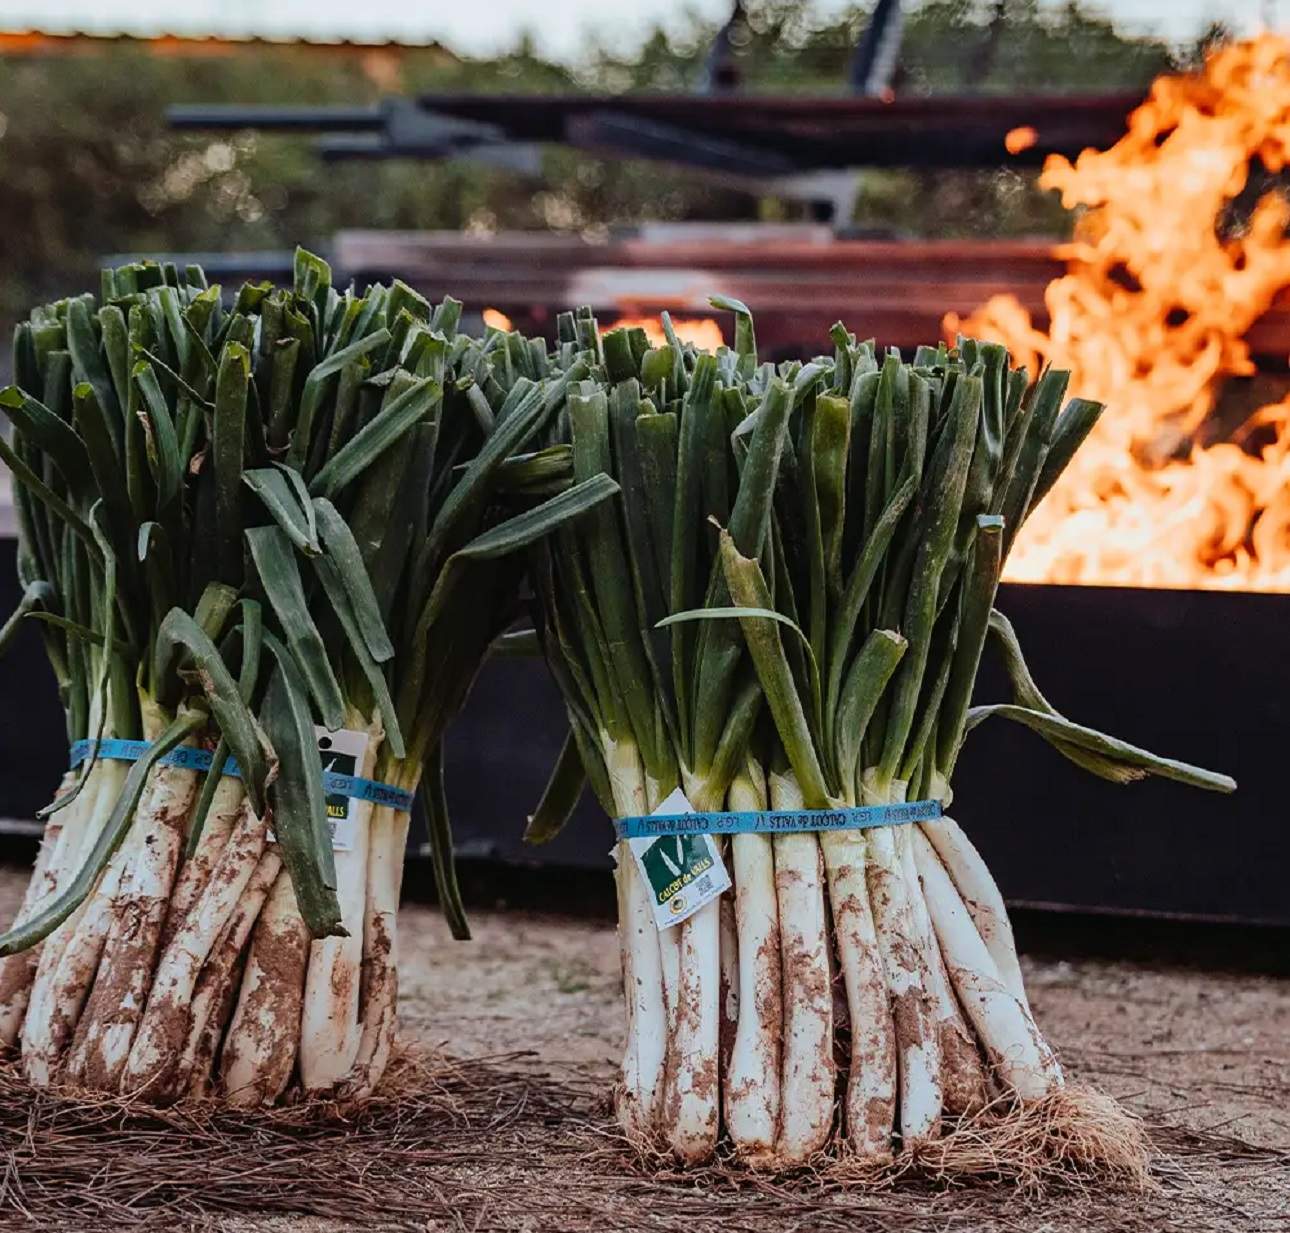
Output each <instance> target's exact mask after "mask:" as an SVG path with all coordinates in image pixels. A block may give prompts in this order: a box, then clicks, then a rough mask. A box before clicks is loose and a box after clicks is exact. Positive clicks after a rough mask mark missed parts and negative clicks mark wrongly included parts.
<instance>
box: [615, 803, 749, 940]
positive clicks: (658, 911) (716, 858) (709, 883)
mask: <svg viewBox="0 0 1290 1233" xmlns="http://www.w3.org/2000/svg"><path fill="white" fill-rule="evenodd" d="M652 816H667V817H677V816H681V817H691V818H694V819H696V820H699V821H702V819H703V818H705V817H706V816H707V815H706V814H696V813H695V812H694V806H693V805H691V804H690V802H689V801H688V800H687V799H686V796H685V793H684V792H682V791H681V789H680V788H677V790H676V791H675V792H673V793H672V795H671V796H669V797H668V798H667V800H665V801H664V802H663V803H662V804H661V805H660V806H659V807H658V809H657V810H656V811H655V814H654V815H652ZM645 820H646V821H648V819H645ZM619 826H621V823H619ZM624 838H627V846H628V847H629V848H631V850H632V856H633V857H635V859H636V868H637V870H638V871H639V873H640V875H641V877H642V878H643V879H644V880H645V885H646V886H647V887H648V888H649V891H650V904H651V907H652V908H653V911H654V924H655V925H657V926H658V928H659V929H670V928H671V927H672V926H673V925H679V924H680V923H681V922H682V921H683V920H687V919H688V918H689V917H691V916H693V915H694V914H695V913H696V912H697V911H698V910H699V909H700V908H701V907H703V906H704V905H705V904H708V903H711V902H712V901H713V900H714V899H716V898H717V897H718V896H720V895H721V894H722V893H723V892H724V891H727V890H729V889H730V885H731V883H730V874H729V873H728V872H727V870H726V866H725V862H724V861H723V860H722V859H721V852H720V851H719V849H718V848H717V842H716V840H715V839H713V838H712V835H711V834H710V833H709V832H708V830H707V828H706V827H702V826H697V827H692V828H690V829H688V830H687V831H685V832H684V833H680V832H677V831H665V832H663V833H661V834H657V835H640V836H636V837H632V838H628V837H626V836H624Z"/></svg>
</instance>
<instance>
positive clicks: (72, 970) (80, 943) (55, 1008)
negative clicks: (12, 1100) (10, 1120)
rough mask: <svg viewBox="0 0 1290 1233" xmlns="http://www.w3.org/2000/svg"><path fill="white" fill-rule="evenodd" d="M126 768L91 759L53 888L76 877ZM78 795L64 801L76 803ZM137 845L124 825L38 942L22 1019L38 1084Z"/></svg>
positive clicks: (43, 1082) (60, 1049) (75, 1007)
mask: <svg viewBox="0 0 1290 1233" xmlns="http://www.w3.org/2000/svg"><path fill="white" fill-rule="evenodd" d="M127 773H128V768H127V766H126V765H125V763H122V762H116V761H109V760H105V761H100V762H98V763H96V764H95V766H94V768H93V770H92V771H91V774H92V775H93V776H95V779H94V780H93V781H92V782H90V783H88V784H86V786H85V788H84V789H82V791H81V797H84V798H85V803H84V805H83V806H79V813H80V816H79V817H76V818H74V819H69V820H68V822H67V823H65V824H64V827H63V837H65V838H67V840H68V843H67V848H68V850H67V852H66V853H65V855H64V857H63V863H62V864H61V865H60V868H59V870H58V889H59V890H62V889H64V888H65V887H66V885H67V884H68V882H70V881H71V879H72V878H73V877H75V874H76V870H77V867H78V866H79V864H80V862H81V861H82V860H83V859H84V854H85V853H86V852H87V851H88V849H89V847H90V846H91V845H92V844H93V843H94V840H95V839H96V838H97V837H98V833H99V831H100V830H101V829H102V827H103V826H104V824H105V823H106V822H107V819H108V817H109V816H110V815H111V813H112V808H113V806H114V805H115V804H116V799H117V796H118V794H119V793H120V791H121V787H122V785H123V784H124V782H125V777H126V775H127ZM80 799H81V798H80V797H78V798H77V801H75V802H73V803H72V805H70V806H69V808H70V809H78V804H79V801H80ZM69 827H74V829H75V830H76V831H79V832H80V833H79V835H78V836H77V837H76V839H75V840H73V839H72V838H71V837H70V836H68V828H69ZM137 844H138V834H137V832H136V831H134V830H133V829H131V831H130V832H129V833H128V834H127V835H126V837H125V840H124V841H123V842H122V844H121V846H120V848H118V849H117V852H116V855H115V856H113V858H112V860H111V861H110V862H109V863H108V867H107V868H106V869H105V870H104V871H103V874H102V876H101V877H100V878H99V881H98V885H97V886H96V887H95V888H94V891H93V892H92V893H91V894H90V896H89V898H88V899H87V900H86V901H85V902H84V903H83V904H82V905H81V906H80V908H78V909H77V910H76V911H75V912H73V913H72V915H71V916H69V917H68V918H67V920H65V921H64V922H63V923H62V924H61V925H60V926H59V927H58V928H57V929H55V930H54V931H53V933H51V934H50V935H49V937H47V938H46V939H45V941H44V942H43V943H42V944H41V947H40V957H39V959H38V960H37V964H36V977H35V980H34V981H33V983H32V988H31V1001H30V1003H29V1005H28V1007H27V1017H26V1019H25V1020H24V1022H23V1025H22V1069H23V1074H25V1075H26V1076H27V1078H28V1079H29V1080H30V1081H31V1082H32V1083H34V1084H35V1085H36V1086H38V1087H45V1086H48V1085H49V1084H50V1083H52V1082H53V1080H54V1077H55V1074H56V1072H57V1070H58V1068H59V1066H61V1064H62V1061H63V1057H64V1055H65V1053H66V1050H67V1048H68V1046H69V1045H70V1044H71V1041H72V1038H73V1035H74V1033H75V1031H76V1027H77V1025H78V1024H79V1023H80V1018H81V1012H82V1011H83V1009H84V1007H85V1002H86V999H87V998H88V997H89V995H90V989H91V988H92V987H93V984H94V974H95V972H96V971H97V970H98V964H99V958H100V957H101V955H102V954H103V944H104V941H105V940H106V937H107V930H108V924H109V922H110V919H111V908H112V903H113V901H114V900H115V898H116V893H117V888H118V887H119V885H120V882H121V877H122V873H123V871H124V870H125V869H126V868H127V867H128V866H129V864H130V862H131V861H132V860H133V857H134V852H135V848H136V846H137ZM73 849H74V850H73Z"/></svg>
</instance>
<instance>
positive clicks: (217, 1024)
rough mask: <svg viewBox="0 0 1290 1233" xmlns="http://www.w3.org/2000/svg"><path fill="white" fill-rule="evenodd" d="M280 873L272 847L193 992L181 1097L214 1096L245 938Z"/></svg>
mask: <svg viewBox="0 0 1290 1233" xmlns="http://www.w3.org/2000/svg"><path fill="white" fill-rule="evenodd" d="M281 872H282V857H281V856H279V854H278V850H277V848H276V847H273V846H270V847H269V848H267V849H266V850H265V852H264V855H263V856H261V857H260V863H259V864H258V865H256V867H255V872H254V873H252V874H251V878H250V880H249V881H248V882H247V884H246V889H245V890H244V891H243V892H242V896H241V898H240V899H238V901H237V907H236V908H235V909H234V911H233V915H232V916H231V917H230V918H229V920H228V923H227V924H226V925H225V926H224V929H223V932H222V933H221V934H220V936H219V938H218V939H217V940H216V942H215V945H214V946H212V947H211V951H210V955H209V956H208V957H207V960H206V963H205V964H204V965H203V967H202V970H201V974H200V975H199V976H198V978H197V987H196V989H195V990H194V992H193V1000H192V1009H191V1013H190V1015H189V1020H188V1038H187V1040H185V1042H184V1050H183V1053H182V1055H181V1056H180V1059H179V1069H178V1072H177V1074H176V1077H175V1087H176V1090H177V1091H179V1092H186V1093H187V1094H188V1095H189V1096H194V1097H204V1096H207V1095H209V1094H210V1091H211V1088H212V1086H213V1074H212V1068H213V1066H214V1063H215V1057H216V1054H217V1053H218V1051H219V1043H220V1040H221V1039H222V1038H223V1035H224V1028H225V1025H226V1024H227V1022H228V1019H229V1016H230V1015H231V1014H232V1011H233V1006H234V1002H235V999H236V997H237V993H238V977H239V975H240V974H241V968H242V962H243V959H244V958H245V952H246V943H247V939H248V938H249V937H250V936H251V930H252V929H253V928H254V927H255V924H256V921H257V920H258V919H259V916H260V912H261V909H262V908H263V907H264V902H265V900H266V899H267V898H268V897H269V892H270V891H271V890H272V889H273V886H274V883H275V882H276V881H277V879H278V876H279V874H280V873H281ZM282 876H284V877H285V876H286V875H285V874H283V875H282ZM288 1030H290V1027H289V1026H288Z"/></svg>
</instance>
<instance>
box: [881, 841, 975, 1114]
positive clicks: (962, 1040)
mask: <svg viewBox="0 0 1290 1233" xmlns="http://www.w3.org/2000/svg"><path fill="white" fill-rule="evenodd" d="M910 831H911V828H910V827H908V826H902V827H900V828H899V829H898V832H897V834H896V847H897V849H898V850H899V852H900V859H901V864H902V866H903V868H904V870H905V880H906V882H907V883H908V885H909V887H910V888H911V893H910V904H911V906H912V908H913V910H914V921H915V924H916V925H917V928H918V939H919V952H920V954H921V955H922V956H923V959H924V963H925V964H926V974H927V991H928V994H929V995H930V997H931V1010H932V1019H933V1021H934V1023H935V1025H936V1036H937V1041H938V1042H939V1045H940V1057H941V1093H942V1096H943V1099H944V1105H945V1112H946V1113H948V1114H951V1115H954V1116H961V1115H963V1114H970V1113H975V1112H976V1111H977V1110H979V1109H981V1108H983V1107H984V1106H985V1105H986V1103H987V1102H988V1100H989V1080H988V1077H987V1075H986V1070H985V1065H984V1063H983V1062H982V1060H981V1053H980V1050H978V1049H977V1046H976V1039H975V1038H974V1037H973V1035H972V1033H971V1031H970V1030H969V1028H968V1025H967V1022H966V1020H965V1019H964V1018H963V1012H962V1011H961V1010H960V1009H959V1004H958V1002H957V1001H956V1000H955V998H954V990H953V989H952V988H951V987H950V980H949V973H948V972H946V970H945V960H944V958H943V957H942V956H941V948H940V944H939V943H938V942H937V940H936V933H935V931H934V930H933V928H932V921H931V917H930V916H929V914H928V911H927V901H926V899H925V897H924V894H923V890H922V886H921V883H920V880H919V876H918V869H917V867H916V865H915V862H914V845H913V842H912V835H911V833H910Z"/></svg>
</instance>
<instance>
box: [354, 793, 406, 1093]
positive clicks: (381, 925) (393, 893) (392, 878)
mask: <svg viewBox="0 0 1290 1233" xmlns="http://www.w3.org/2000/svg"><path fill="white" fill-rule="evenodd" d="M410 822H411V816H410V815H409V814H408V813H406V812H405V811H404V810H401V809H395V808H394V807H393V806H390V805H381V806H378V807H377V808H376V809H375V810H374V811H373V814H372V826H371V838H370V841H369V845H368V846H369V853H368V858H367V910H366V912H365V914H364V917H363V981H362V1000H361V1018H362V1024H363V1033H362V1037H361V1039H360V1041H359V1046H358V1056H357V1058H356V1059H355V1061H354V1068H353V1071H352V1072H351V1074H350V1077H349V1080H348V1082H347V1084H346V1091H347V1094H348V1095H352V1096H356V1097H359V1098H361V1097H364V1096H367V1095H370V1093H371V1092H373V1091H375V1089H376V1085H377V1084H378V1083H379V1082H380V1081H381V1076H382V1075H383V1074H384V1073H385V1068H386V1066H387V1065H388V1064H389V1060H390V1052H391V1050H392V1048H393V1045H394V1032H395V1027H396V1026H397V1022H398V998H399V966H398V965H399V946H398V943H399V934H398V922H399V892H400V890H401V889H402V887H403V860H404V853H405V851H406V849H407V843H408V824H409V823H410Z"/></svg>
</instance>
